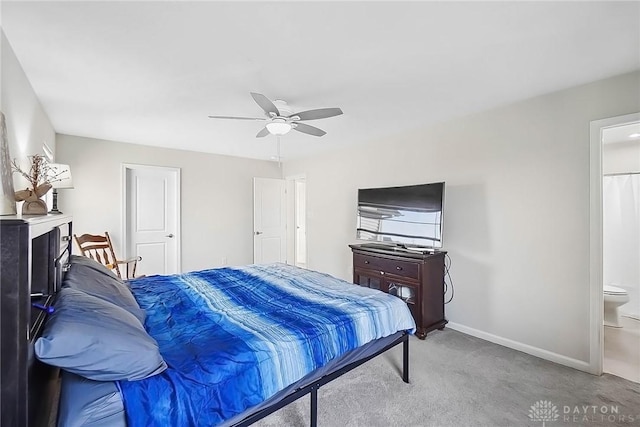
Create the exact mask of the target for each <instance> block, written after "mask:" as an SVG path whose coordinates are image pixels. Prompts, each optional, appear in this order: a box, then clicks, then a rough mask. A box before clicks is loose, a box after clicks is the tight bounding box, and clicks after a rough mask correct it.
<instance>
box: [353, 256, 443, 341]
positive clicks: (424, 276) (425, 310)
mask: <svg viewBox="0 0 640 427" xmlns="http://www.w3.org/2000/svg"><path fill="white" fill-rule="evenodd" d="M349 247H350V248H351V250H352V252H353V283H355V284H357V285H360V286H366V287H368V288H373V289H379V290H381V291H383V292H387V293H389V294H392V295H395V296H397V297H398V298H401V299H402V300H404V301H405V302H406V303H407V305H408V307H409V309H410V310H411V314H412V315H413V318H414V320H415V321H416V326H417V330H416V336H417V337H418V338H420V339H424V338H425V337H426V336H427V333H428V332H429V331H432V330H434V329H442V328H444V326H445V325H446V324H447V320H446V319H445V317H444V272H445V266H444V260H445V255H446V252H444V251H440V252H434V253H422V252H412V251H407V250H395V249H393V248H392V247H386V246H383V245H379V246H377V245H370V244H364V245H349Z"/></svg>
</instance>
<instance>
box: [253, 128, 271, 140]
mask: <svg viewBox="0 0 640 427" xmlns="http://www.w3.org/2000/svg"><path fill="white" fill-rule="evenodd" d="M267 135H269V129H267V128H266V127H265V128H262V129H261V130H260V132H258V134H257V135H256V138H262V137H263V136H267Z"/></svg>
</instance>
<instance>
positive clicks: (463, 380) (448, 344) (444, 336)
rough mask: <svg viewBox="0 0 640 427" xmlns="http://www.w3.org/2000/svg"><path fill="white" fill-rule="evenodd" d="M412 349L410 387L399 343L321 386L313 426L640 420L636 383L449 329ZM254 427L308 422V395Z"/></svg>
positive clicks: (619, 422) (612, 423) (417, 342)
mask: <svg viewBox="0 0 640 427" xmlns="http://www.w3.org/2000/svg"><path fill="white" fill-rule="evenodd" d="M410 353H411V354H410V357H411V373H410V380H411V383H410V384H405V383H403V382H402V379H401V378H400V373H399V372H400V367H401V366H402V365H401V360H402V359H401V356H402V351H401V348H396V349H394V350H392V351H391V352H388V353H387V354H384V355H382V356H379V357H377V358H375V359H373V360H371V361H369V362H368V363H366V364H364V365H362V366H360V367H358V368H356V369H355V370H353V371H351V372H349V373H348V374H346V375H344V376H342V377H340V378H338V379H337V380H335V381H333V382H332V383H330V384H328V385H326V386H324V387H322V388H321V389H320V390H319V392H318V426H319V427H334V426H335V427H342V426H362V427H369V426H371V427H376V426H380V427H388V426H505V427H506V426H508V427H512V426H542V425H543V423H542V421H545V425H546V426H547V427H552V426H629V425H631V426H640V385H638V384H636V383H633V382H630V381H627V380H624V379H622V378H619V377H616V376H613V375H608V374H605V375H603V376H602V377H596V376H593V375H590V374H587V373H584V372H580V371H577V370H574V369H571V368H567V367H564V366H560V365H557V364H555V363H552V362H547V361H545V360H542V359H538V358H536V357H533V356H529V355H527V354H524V353H521V352H518V351H515V350H511V349H508V348H506V347H502V346H499V345H496V344H492V343H489V342H487V341H483V340H480V339H477V338H474V337H471V336H468V335H465V334H462V333H460V332H456V331H453V330H448V329H445V330H444V331H434V332H432V333H430V334H429V335H428V336H427V339H426V340H425V341H420V340H418V339H415V338H412V339H411V342H410ZM255 425H256V426H260V427H276V426H277V427H280V426H289V427H295V426H300V427H302V426H308V425H309V398H308V396H307V397H304V398H302V399H301V400H299V401H297V402H295V403H293V404H291V405H289V406H288V407H285V408H283V409H281V410H280V411H278V412H276V413H274V414H272V415H270V416H268V417H267V418H265V419H263V420H261V421H260V422H258V423H257V424H255Z"/></svg>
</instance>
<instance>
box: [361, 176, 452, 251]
mask: <svg viewBox="0 0 640 427" xmlns="http://www.w3.org/2000/svg"><path fill="white" fill-rule="evenodd" d="M443 205H444V182H437V183H433V184H421V185H409V186H403V187H387V188H366V189H360V190H358V224H357V238H358V239H362V240H370V241H376V242H381V243H389V244H401V245H406V246H425V247H429V248H442V211H443Z"/></svg>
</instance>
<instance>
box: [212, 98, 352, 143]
mask: <svg viewBox="0 0 640 427" xmlns="http://www.w3.org/2000/svg"><path fill="white" fill-rule="evenodd" d="M251 96H252V97H253V99H254V101H256V103H257V104H258V105H259V106H260V107H261V108H262V109H263V110H264V113H265V116H266V118H261V117H232V116H209V118H211V119H234V120H261V121H266V122H267V123H266V125H265V127H264V128H262V129H261V130H260V132H258V134H257V135H256V138H262V137H264V136H267V135H269V134H273V135H284V134H286V133H288V132H289V131H290V130H291V129H294V130H297V131H298V132H302V133H306V134H308V135H313V136H322V135H325V134H326V132H325V131H323V130H322V129H318V128H317V127H315V126H310V125H308V124H306V123H300V122H301V121H305V120H317V119H326V118H328V117H334V116H339V115H340V114H342V110H341V109H339V108H319V109H317V110H307V111H301V112H299V113H295V114H292V112H291V111H290V110H289V107H288V106H287V103H286V102H284V101H274V102H271V101H270V100H269V98H267V97H266V96H264V95H262V94H260V93H254V92H251ZM276 104H278V105H279V106H280V108H278V107H276Z"/></svg>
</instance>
